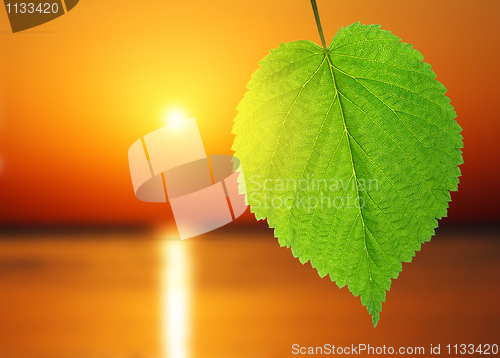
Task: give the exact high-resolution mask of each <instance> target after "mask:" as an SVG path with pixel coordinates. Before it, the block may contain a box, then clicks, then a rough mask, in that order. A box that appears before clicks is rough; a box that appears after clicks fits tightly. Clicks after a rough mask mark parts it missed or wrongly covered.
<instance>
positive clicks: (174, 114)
mask: <svg viewBox="0 0 500 358" xmlns="http://www.w3.org/2000/svg"><path fill="white" fill-rule="evenodd" d="M163 119H164V121H165V124H166V125H169V124H174V123H178V122H180V121H182V120H184V119H186V116H185V114H184V112H183V111H182V110H180V109H172V110H170V111H167V112H165V114H164V116H163Z"/></svg>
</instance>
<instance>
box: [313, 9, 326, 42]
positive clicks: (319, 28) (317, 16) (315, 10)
mask: <svg viewBox="0 0 500 358" xmlns="http://www.w3.org/2000/svg"><path fill="white" fill-rule="evenodd" d="M311 5H312V8H313V11H314V18H315V19H316V25H317V26H318V32H319V37H320V38H321V44H322V45H323V49H324V50H325V51H326V50H327V48H326V42H325V36H324V35H323V28H322V27H321V20H320V19H319V12H318V5H316V0H311Z"/></svg>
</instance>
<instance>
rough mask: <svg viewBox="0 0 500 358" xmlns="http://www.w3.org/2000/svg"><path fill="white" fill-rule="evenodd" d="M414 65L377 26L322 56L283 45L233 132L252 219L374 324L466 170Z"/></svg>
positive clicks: (426, 77) (419, 65)
mask: <svg viewBox="0 0 500 358" xmlns="http://www.w3.org/2000/svg"><path fill="white" fill-rule="evenodd" d="M422 60H423V56H422V55H421V54H420V53H419V52H418V51H416V50H414V49H413V48H412V46H411V45H409V44H405V43H402V42H400V39H399V38H398V37H396V36H394V35H392V34H391V33H390V32H389V31H385V30H381V29H380V26H378V25H360V24H359V23H356V24H353V25H351V26H348V27H346V28H342V29H340V30H339V31H338V33H337V34H336V36H335V37H334V38H333V40H332V42H331V44H330V46H329V47H328V49H327V50H324V49H323V48H322V47H320V46H318V45H316V44H315V43H313V42H310V41H297V42H290V43H285V44H281V45H280V46H279V48H277V49H274V50H271V51H270V55H268V56H267V57H266V58H264V59H263V60H262V61H261V62H260V68H259V69H258V70H257V71H256V72H255V73H254V74H253V76H252V79H251V80H250V82H249V83H248V86H247V87H248V89H249V91H248V92H247V93H246V94H245V97H244V98H243V100H242V101H241V103H240V104H239V105H238V111H239V113H238V115H237V116H236V118H235V124H234V128H233V133H234V134H236V138H235V141H234V145H233V150H234V151H235V156H236V157H238V158H239V159H240V160H241V163H242V167H243V170H244V173H245V179H246V193H247V200H248V203H249V204H250V205H251V211H252V212H253V213H255V216H256V218H257V219H264V218H267V220H268V223H269V226H270V227H271V228H274V229H275V231H274V232H275V236H277V237H278V239H279V243H280V245H281V246H287V247H291V249H292V253H293V255H294V256H295V257H298V258H299V260H300V261H301V262H302V263H306V262H307V261H310V262H311V265H312V267H314V268H316V269H317V270H318V273H319V275H320V276H321V277H323V276H325V275H330V278H331V280H332V281H335V282H336V283H337V285H338V286H339V287H343V286H345V285H347V286H348V288H349V290H350V291H351V292H352V293H353V294H354V295H355V296H358V295H361V302H362V304H363V305H365V306H366V307H367V309H368V312H369V313H370V314H371V315H372V320H373V324H374V325H375V326H376V324H377V323H378V321H379V318H380V311H381V310H382V302H385V298H386V291H387V290H389V288H390V285H391V278H397V277H398V275H399V272H400V271H401V269H402V262H410V261H411V259H412V257H413V256H414V255H415V252H416V251H418V250H420V247H421V244H422V243H424V242H427V241H429V240H430V238H431V236H432V235H433V234H434V229H435V228H436V227H437V220H436V219H441V218H442V217H444V216H446V211H447V208H448V202H449V201H450V193H449V191H454V190H457V184H458V182H459V180H458V177H459V176H460V169H459V168H458V165H459V164H461V163H462V162H463V160H462V154H461V148H462V146H463V144H462V136H461V134H460V132H461V128H460V126H459V125H458V124H457V122H456V121H455V120H454V118H455V117H456V114H455V112H454V110H453V107H452V106H451V105H450V104H449V103H450V100H449V98H448V97H446V96H445V92H446V89H445V87H444V86H443V85H442V84H441V83H439V82H438V81H436V80H435V78H436V75H435V73H434V72H433V71H432V70H431V66H430V65H428V64H426V63H424V62H422Z"/></svg>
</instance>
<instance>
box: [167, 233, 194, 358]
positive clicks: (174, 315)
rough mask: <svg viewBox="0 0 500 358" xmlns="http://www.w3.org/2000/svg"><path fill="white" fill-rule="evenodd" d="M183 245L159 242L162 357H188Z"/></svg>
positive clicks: (186, 259) (186, 265) (186, 267)
mask: <svg viewBox="0 0 500 358" xmlns="http://www.w3.org/2000/svg"><path fill="white" fill-rule="evenodd" d="M186 246H187V245H186V243H185V242H181V241H178V240H175V241H170V240H169V241H164V242H162V247H161V251H162V256H163V260H164V262H165V266H164V269H163V282H162V286H163V289H162V291H163V304H162V306H163V315H162V326H163V327H162V341H163V347H164V352H165V357H168V358H188V357H189V351H188V333H189V325H188V321H189V307H190V304H189V298H190V294H189V291H190V287H189V286H190V284H189V257H188V253H187V247H186Z"/></svg>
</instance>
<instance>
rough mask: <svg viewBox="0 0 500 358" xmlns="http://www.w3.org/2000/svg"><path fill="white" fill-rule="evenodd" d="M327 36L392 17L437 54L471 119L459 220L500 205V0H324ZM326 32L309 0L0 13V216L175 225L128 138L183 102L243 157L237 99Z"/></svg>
mask: <svg viewBox="0 0 500 358" xmlns="http://www.w3.org/2000/svg"><path fill="white" fill-rule="evenodd" d="M318 6H319V9H320V13H321V18H322V22H323V28H324V31H325V37H326V38H327V41H328V42H329V40H331V38H332V37H333V35H334V34H335V32H336V30H337V29H338V28H339V27H341V26H347V25H349V24H351V23H353V22H356V21H361V23H363V24H373V23H377V24H381V25H382V28H383V29H387V30H391V31H392V32H393V33H394V34H396V35H397V36H399V37H400V38H402V40H403V41H404V42H409V43H412V44H413V45H414V47H415V48H416V49H418V50H419V51H420V52H422V53H423V55H424V56H425V61H426V62H429V63H430V64H432V65H433V69H434V70H435V71H436V73H437V75H438V80H439V81H441V82H442V83H443V84H444V85H445V86H446V87H447V88H448V90H449V92H448V96H449V97H450V98H451V99H452V104H453V105H454V106H455V110H456V111H457V113H458V122H459V124H460V125H461V126H462V128H463V129H464V131H463V135H464V138H465V139H464V143H465V149H464V159H465V164H464V165H463V166H462V167H461V168H462V173H463V178H462V180H461V184H460V186H459V189H460V191H459V192H458V193H454V194H453V199H454V201H453V203H452V204H451V210H450V212H449V216H450V219H453V220H459V221H483V220H492V219H497V218H498V217H499V214H500V209H499V206H498V205H497V203H498V202H500V189H498V186H499V184H497V182H498V179H497V178H498V177H499V174H500V169H499V168H498V164H499V160H498V159H499V154H498V153H499V150H498V149H497V148H496V146H497V142H498V140H497V139H496V137H497V136H498V133H499V132H500V121H499V115H498V108H497V105H498V96H499V90H498V83H500V75H499V71H498V63H500V62H499V59H500V50H499V48H498V37H499V35H500V31H499V28H498V20H497V18H498V15H499V14H500V2H499V1H497V0H478V1H475V2H471V1H460V0H453V1H451V0H446V1H444V0H433V1H431V0H420V1H418V2H416V1H415V2H413V1H401V0H399V1H396V0H391V1H389V0H380V1H376V2H375V1H368V0H363V1H361V0H349V1H343V2H341V1H333V0H318ZM299 39H309V40H313V41H316V42H319V37H318V34H317V30H316V25H315V22H314V17H313V14H312V10H311V7H310V3H309V1H307V0H300V1H299V0H286V1H285V0H280V1H269V0H254V1H234V0H233V1H227V0H217V1H210V2H208V1H162V0H152V1H148V2H147V3H143V2H132V1H129V2H126V1H118V0H115V1H111V0H108V1H98V0H81V1H80V4H79V5H78V6H77V7H75V8H74V9H73V10H72V11H71V12H69V13H68V14H66V15H64V16H62V17H61V18H59V19H56V20H54V21H52V22H49V23H47V24H44V25H42V26H39V27H37V28H34V29H31V30H27V31H25V32H21V33H18V34H12V33H10V26H9V24H8V21H7V15H6V12H5V10H4V9H3V8H1V9H0V46H1V54H0V105H1V108H0V115H1V121H0V162H1V170H0V184H1V189H0V203H1V209H0V210H1V211H2V213H1V218H0V222H2V223H5V222H24V223H27V222H36V223H59V222H122V221H127V222H144V223H161V222H165V221H168V220H169V218H170V219H171V217H170V216H169V215H170V214H169V209H168V207H167V206H166V205H162V204H151V203H142V202H140V201H138V200H137V199H135V197H134V194H133V191H132V185H131V182H130V177H129V172H128V162H127V150H128V147H129V146H130V145H131V144H132V143H133V142H134V141H135V140H136V139H138V138H140V137H141V136H143V135H144V134H146V133H149V132H151V131H153V130H155V129H157V128H159V127H161V126H162V125H164V122H163V119H162V116H163V113H164V112H165V111H167V110H169V109H171V108H178V107H181V108H183V109H184V111H185V113H186V114H187V115H188V116H195V117H196V118H197V121H198V126H199V128H200V132H201V134H202V138H203V140H204V144H205V148H206V150H207V152H208V153H209V154H230V153H231V150H230V148H231V144H232V141H233V136H232V134H231V128H232V121H233V118H234V116H235V115H236V110H235V108H236V105H237V104H238V102H239V101H240V99H241V98H242V96H243V94H244V93H245V86H246V83H247V82H248V80H249V79H250V76H251V74H252V73H253V72H254V71H255V70H256V69H257V64H258V61H259V60H260V59H262V58H263V57H264V56H266V54H267V53H268V50H269V49H271V48H275V47H277V45H278V44H279V43H281V42H287V41H293V40H299Z"/></svg>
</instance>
